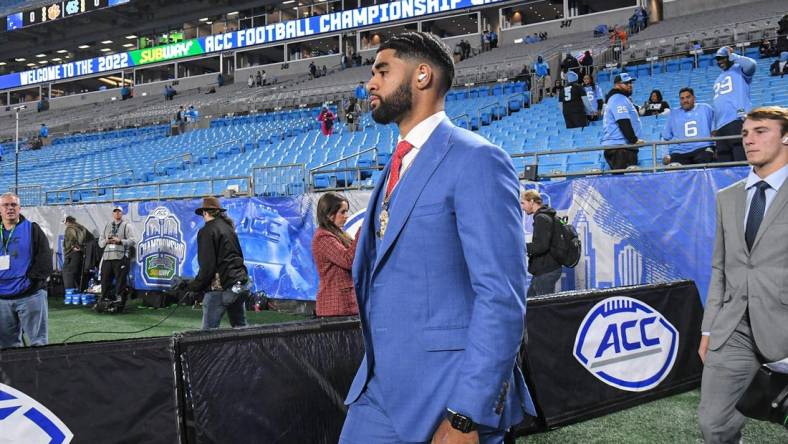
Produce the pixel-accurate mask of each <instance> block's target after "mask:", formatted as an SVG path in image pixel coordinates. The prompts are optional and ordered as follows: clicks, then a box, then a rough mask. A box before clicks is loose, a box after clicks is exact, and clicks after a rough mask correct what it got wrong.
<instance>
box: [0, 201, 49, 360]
mask: <svg viewBox="0 0 788 444" xmlns="http://www.w3.org/2000/svg"><path fill="white" fill-rule="evenodd" d="M21 209H22V207H21V205H20V203H19V197H17V195H16V194H14V193H5V194H3V195H2V196H0V215H1V216H2V228H0V348H7V347H21V346H22V333H24V334H26V335H27V337H28V339H29V340H30V345H46V344H47V341H48V337H47V313H48V307H47V292H46V280H47V277H49V275H50V274H51V273H52V250H51V249H50V247H49V240H48V239H47V237H46V235H45V234H44V232H43V231H42V230H41V227H39V226H38V224H37V223H35V222H30V221H29V220H27V219H25V217H24V216H22V214H21Z"/></svg>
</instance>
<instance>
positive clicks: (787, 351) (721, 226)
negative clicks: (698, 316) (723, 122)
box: [698, 106, 788, 443]
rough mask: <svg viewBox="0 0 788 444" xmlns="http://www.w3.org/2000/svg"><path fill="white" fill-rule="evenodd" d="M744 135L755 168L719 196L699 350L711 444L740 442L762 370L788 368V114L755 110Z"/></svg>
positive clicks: (704, 421) (702, 418) (704, 427)
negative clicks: (746, 400) (747, 402)
mask: <svg viewBox="0 0 788 444" xmlns="http://www.w3.org/2000/svg"><path fill="white" fill-rule="evenodd" d="M742 137H743V139H744V145H745V146H746V147H747V150H746V154H747V162H748V163H749V164H750V165H751V166H752V170H751V171H750V173H749V175H748V176H747V178H746V179H744V180H741V181H739V182H737V183H735V184H733V185H731V186H729V187H727V188H725V189H723V190H722V191H720V192H719V193H718V194H717V218H716V219H717V228H716V231H717V234H716V240H715V242H714V254H713V256H712V260H711V264H712V268H711V279H710V283H709V290H708V295H707V298H706V307H705V312H704V314H703V322H702V324H701V337H700V338H701V339H700V347H699V348H698V354H699V355H700V358H701V360H702V361H703V375H702V378H701V388H700V406H699V407H698V416H699V423H700V429H701V431H702V432H703V438H704V440H705V442H707V443H738V442H741V438H742V434H741V430H742V427H743V426H744V423H745V418H744V416H743V415H742V414H741V413H739V411H738V410H737V409H736V403H737V402H738V401H739V400H740V398H741V397H742V395H743V394H744V392H745V390H746V389H747V387H748V386H749V385H750V383H751V382H752V380H753V378H754V377H755V375H756V374H757V373H758V369H759V368H760V367H761V365H762V364H764V363H772V364H775V363H776V362H777V361H779V364H781V365H782V366H784V365H786V364H788V328H785V326H786V325H788V306H786V280H785V279H786V277H785V264H788V248H786V225H785V221H786V220H788V205H786V202H788V199H786V198H787V197H788V193H786V189H785V188H786V187H787V186H788V183H786V178H788V109H786V108H783V107H777V106H767V107H762V108H756V109H754V110H752V111H750V112H749V113H748V114H747V117H746V120H745V121H744V124H743V125H742ZM742 219H743V220H742ZM767 365H768V364H767ZM772 381H774V382H776V381H775V380H774V379H772ZM775 387H782V386H775ZM763 390H764V391H763V407H764V408H765V409H769V403H770V401H771V399H772V396H773V395H769V394H768V392H767V391H766V389H765V388H764V389H763ZM777 390H779V388H778V389H777ZM775 393H776V392H775ZM759 407H760V406H759ZM777 433H781V432H777ZM782 433H785V431H784V430H783V432H782Z"/></svg>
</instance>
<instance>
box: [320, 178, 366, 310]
mask: <svg viewBox="0 0 788 444" xmlns="http://www.w3.org/2000/svg"><path fill="white" fill-rule="evenodd" d="M348 209H349V206H348V201H347V199H345V198H344V197H342V196H340V195H338V194H334V193H325V194H323V195H322V196H320V200H318V201H317V225H318V228H317V230H315V236H314V237H313V238H312V257H313V258H314V260H315V265H316V266H317V275H318V290H317V304H316V305H315V312H316V314H317V315H318V316H320V317H323V316H353V315H357V314H358V303H357V302H356V292H355V290H354V289H353V275H352V274H351V273H352V270H353V257H354V256H355V254H356V242H357V239H358V237H356V240H354V239H353V238H351V237H350V236H349V235H348V234H347V233H345V232H344V231H343V230H342V227H344V226H345V222H347V219H348Z"/></svg>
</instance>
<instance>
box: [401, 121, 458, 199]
mask: <svg viewBox="0 0 788 444" xmlns="http://www.w3.org/2000/svg"><path fill="white" fill-rule="evenodd" d="M445 118H446V113H445V112H444V111H438V112H437V113H435V114H433V115H431V116H429V117H427V118H426V119H424V120H422V121H421V122H419V124H418V125H416V126H414V127H413V128H412V129H411V130H410V132H408V134H406V135H405V137H402V135H401V134H400V135H399V136H398V137H397V143H399V142H401V141H402V140H406V141H407V142H408V143H410V144H411V145H413V148H412V149H411V150H410V152H408V154H406V155H405V157H403V158H402V167H400V169H399V177H400V179H402V178H403V177H404V176H405V172H407V171H408V168H410V166H411V165H412V164H413V161H414V160H415V159H416V156H418V154H419V151H421V148H422V147H423V146H424V144H425V143H427V139H429V138H430V136H431V135H432V133H433V132H434V131H435V128H437V127H438V125H439V124H440V123H441V122H442V121H443V119H445ZM400 181H401V180H400ZM397 185H399V183H397ZM396 187H397V186H396V185H395V186H394V188H396Z"/></svg>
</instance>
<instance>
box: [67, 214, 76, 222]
mask: <svg viewBox="0 0 788 444" xmlns="http://www.w3.org/2000/svg"><path fill="white" fill-rule="evenodd" d="M76 221H77V220H76V219H75V218H74V216H66V223H67V224H68V223H71V224H73V223H75V222H76Z"/></svg>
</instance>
